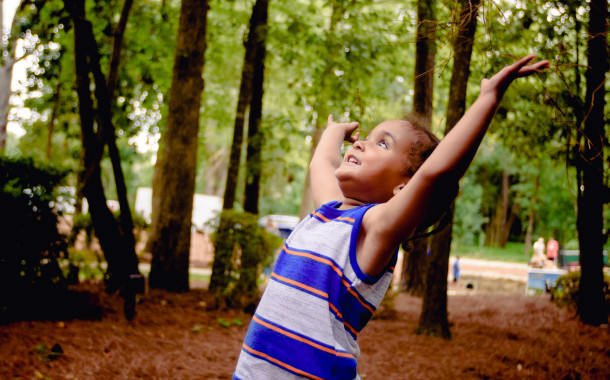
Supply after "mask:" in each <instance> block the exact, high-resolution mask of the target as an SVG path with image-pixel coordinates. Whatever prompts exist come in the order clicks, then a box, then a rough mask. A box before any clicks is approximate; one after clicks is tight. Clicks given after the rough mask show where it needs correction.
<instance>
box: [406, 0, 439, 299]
mask: <svg viewBox="0 0 610 380" xmlns="http://www.w3.org/2000/svg"><path fill="white" fill-rule="evenodd" d="M435 54H436V15H435V10H434V0H421V1H418V3H417V41H416V44H415V73H414V81H413V90H414V94H413V113H414V114H416V115H418V116H420V117H422V118H423V119H424V120H425V124H426V125H425V126H426V127H428V128H430V123H431V121H432V95H433V91H434V56H435ZM418 240H419V241H418ZM412 243H413V244H403V249H404V250H405V257H404V261H403V263H404V264H403V268H402V269H403V272H402V274H401V278H403V279H404V281H403V282H402V285H403V288H404V287H405V286H409V288H407V289H405V290H407V291H408V292H410V293H412V294H421V293H422V290H423V289H424V287H425V284H424V280H423V279H424V277H425V274H424V273H425V270H426V268H427V266H426V264H425V263H426V261H427V259H428V257H427V255H426V253H427V251H428V238H421V239H416V240H415V241H413V242H412Z"/></svg>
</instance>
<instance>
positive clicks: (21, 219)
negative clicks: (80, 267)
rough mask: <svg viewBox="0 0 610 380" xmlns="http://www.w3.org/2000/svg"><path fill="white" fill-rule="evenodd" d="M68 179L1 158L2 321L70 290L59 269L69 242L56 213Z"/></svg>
mask: <svg viewBox="0 0 610 380" xmlns="http://www.w3.org/2000/svg"><path fill="white" fill-rule="evenodd" d="M67 173H68V171H67V170H64V169H59V168H56V167H53V166H48V165H41V164H36V163H35V162H34V161H33V160H32V159H28V158H8V157H2V156H0V209H1V210H2V214H3V217H4V223H3V225H4V227H3V228H2V229H1V230H0V238H1V241H2V249H1V250H0V294H2V296H0V319H5V318H7V317H8V316H10V315H15V314H19V312H20V310H19V309H20V308H24V309H25V308H27V306H28V304H32V303H36V300H38V299H51V298H52V297H53V295H54V294H56V293H57V292H59V291H61V290H65V288H66V287H67V284H66V279H65V276H64V274H63V272H62V270H61V268H60V265H59V260H60V259H62V258H66V257H67V253H66V248H67V244H66V237H65V236H63V235H61V234H60V233H59V231H58V230H57V222H58V216H57V213H56V212H55V210H54V205H55V204H56V203H57V202H56V201H57V193H56V188H57V187H58V185H60V183H61V182H62V181H63V179H64V178H65V176H66V175H67ZM9 289H10V290H9ZM23 300H27V302H23Z"/></svg>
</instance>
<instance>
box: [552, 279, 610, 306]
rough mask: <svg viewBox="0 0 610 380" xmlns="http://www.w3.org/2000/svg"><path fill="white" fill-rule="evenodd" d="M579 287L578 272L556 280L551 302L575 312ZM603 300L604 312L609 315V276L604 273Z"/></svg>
mask: <svg viewBox="0 0 610 380" xmlns="http://www.w3.org/2000/svg"><path fill="white" fill-rule="evenodd" d="M579 285H580V272H570V273H568V274H566V275H563V276H561V277H559V278H558V279H557V282H556V283H555V286H553V287H552V288H551V301H553V302H554V303H555V305H557V306H559V307H565V308H568V309H572V310H576V309H577V308H578V297H579V295H578V287H579ZM603 291H604V298H605V300H606V310H607V312H608V313H610V275H609V274H607V273H604V290H603Z"/></svg>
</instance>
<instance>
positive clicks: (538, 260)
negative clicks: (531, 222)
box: [530, 237, 546, 268]
mask: <svg viewBox="0 0 610 380" xmlns="http://www.w3.org/2000/svg"><path fill="white" fill-rule="evenodd" d="M544 249H545V246H544V238H542V237H539V238H538V240H536V242H535V243H534V254H533V255H532V258H531V259H530V266H531V267H532V268H544V266H545V265H546V255H545V254H544Z"/></svg>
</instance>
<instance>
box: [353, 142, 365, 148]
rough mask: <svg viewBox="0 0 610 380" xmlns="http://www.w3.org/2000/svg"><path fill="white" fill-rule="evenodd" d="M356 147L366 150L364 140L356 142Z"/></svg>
mask: <svg viewBox="0 0 610 380" xmlns="http://www.w3.org/2000/svg"><path fill="white" fill-rule="evenodd" d="M354 149H358V150H364V142H363V141H362V140H358V141H356V142H355V143H354Z"/></svg>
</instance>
